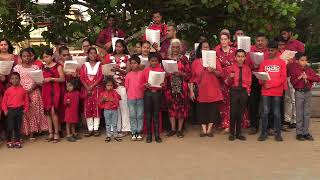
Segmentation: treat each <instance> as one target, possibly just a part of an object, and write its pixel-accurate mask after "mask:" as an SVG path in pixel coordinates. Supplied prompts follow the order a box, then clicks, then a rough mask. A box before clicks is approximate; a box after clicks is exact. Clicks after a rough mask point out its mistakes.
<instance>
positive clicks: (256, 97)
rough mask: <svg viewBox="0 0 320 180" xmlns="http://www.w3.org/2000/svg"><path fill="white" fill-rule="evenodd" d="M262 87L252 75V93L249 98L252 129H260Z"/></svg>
mask: <svg viewBox="0 0 320 180" xmlns="http://www.w3.org/2000/svg"><path fill="white" fill-rule="evenodd" d="M260 97H261V86H260V84H259V80H258V79H257V78H256V76H254V75H252V85H251V93H250V97H249V118H250V127H252V128H256V129H259V121H260Z"/></svg>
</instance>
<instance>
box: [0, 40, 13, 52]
mask: <svg viewBox="0 0 320 180" xmlns="http://www.w3.org/2000/svg"><path fill="white" fill-rule="evenodd" d="M1 41H5V42H6V43H7V44H8V53H10V54H12V53H13V51H14V48H13V46H12V44H11V42H10V41H9V40H8V39H7V38H1V39H0V42H1Z"/></svg>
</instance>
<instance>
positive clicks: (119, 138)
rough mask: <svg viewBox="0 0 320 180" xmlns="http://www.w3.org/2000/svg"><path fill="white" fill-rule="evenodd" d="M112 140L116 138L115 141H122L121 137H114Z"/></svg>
mask: <svg viewBox="0 0 320 180" xmlns="http://www.w3.org/2000/svg"><path fill="white" fill-rule="evenodd" d="M114 140H116V141H118V142H121V141H122V139H121V137H115V138H114Z"/></svg>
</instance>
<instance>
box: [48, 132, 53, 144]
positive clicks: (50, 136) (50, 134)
mask: <svg viewBox="0 0 320 180" xmlns="http://www.w3.org/2000/svg"><path fill="white" fill-rule="evenodd" d="M47 141H48V142H51V141H53V133H49V137H48V138H47Z"/></svg>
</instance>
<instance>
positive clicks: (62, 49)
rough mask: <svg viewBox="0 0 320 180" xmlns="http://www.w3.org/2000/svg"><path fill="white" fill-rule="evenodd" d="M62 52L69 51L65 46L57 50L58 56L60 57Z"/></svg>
mask: <svg viewBox="0 0 320 180" xmlns="http://www.w3.org/2000/svg"><path fill="white" fill-rule="evenodd" d="M63 51H69V48H67V47H65V46H63V47H61V48H59V55H61V54H62V52H63Z"/></svg>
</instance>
